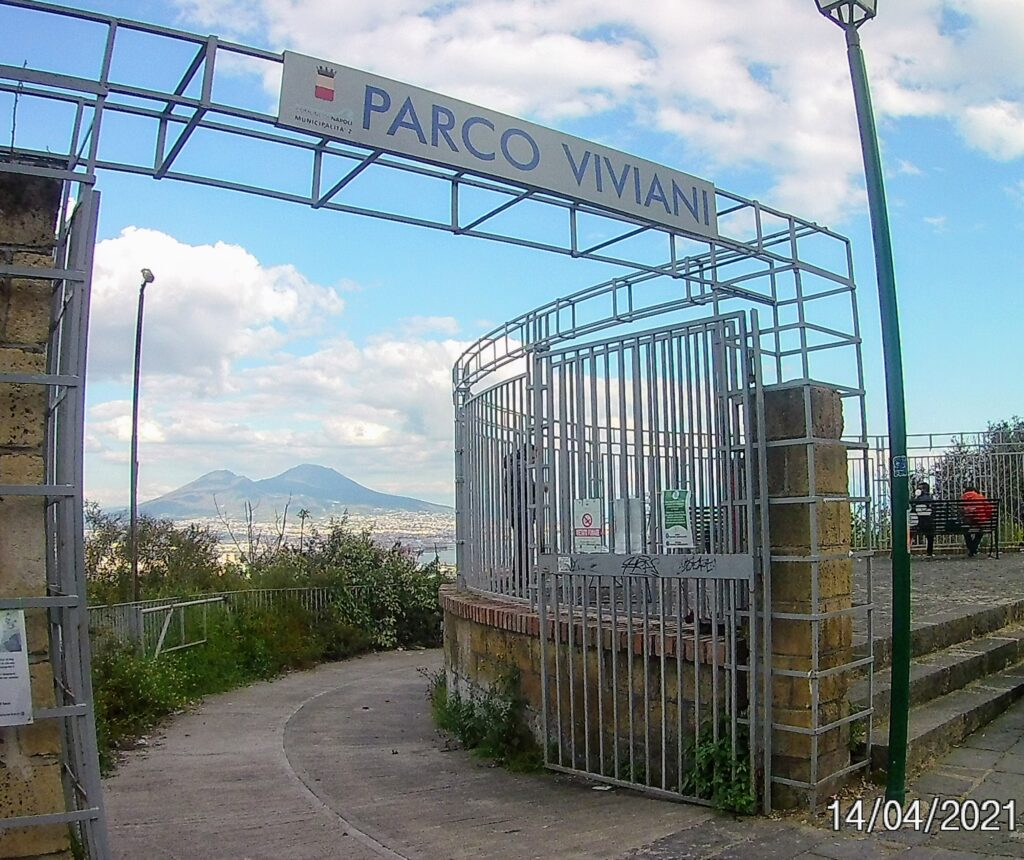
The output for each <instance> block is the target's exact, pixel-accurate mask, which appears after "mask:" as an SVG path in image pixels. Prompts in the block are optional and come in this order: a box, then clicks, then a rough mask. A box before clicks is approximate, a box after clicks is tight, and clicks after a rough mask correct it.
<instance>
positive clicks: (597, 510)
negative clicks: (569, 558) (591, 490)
mask: <svg viewBox="0 0 1024 860" xmlns="http://www.w3.org/2000/svg"><path fill="white" fill-rule="evenodd" d="M572 545H573V552H608V543H607V541H606V539H605V530H604V501H603V500H601V499H573V502H572Z"/></svg>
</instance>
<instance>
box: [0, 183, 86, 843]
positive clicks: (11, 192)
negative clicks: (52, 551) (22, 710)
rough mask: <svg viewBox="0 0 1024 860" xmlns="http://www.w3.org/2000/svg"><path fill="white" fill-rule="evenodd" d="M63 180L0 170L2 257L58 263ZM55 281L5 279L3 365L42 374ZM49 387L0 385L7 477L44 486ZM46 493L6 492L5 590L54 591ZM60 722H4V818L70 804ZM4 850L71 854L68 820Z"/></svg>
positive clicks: (0, 814) (44, 656)
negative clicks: (48, 584) (57, 232)
mask: <svg viewBox="0 0 1024 860" xmlns="http://www.w3.org/2000/svg"><path fill="white" fill-rule="evenodd" d="M60 194H61V183H60V181H59V180H54V179H48V178H43V177H38V176H29V175H23V174H13V173H0V262H3V263H5V264H14V265H16V266H29V267H47V268H49V267H52V266H53V265H54V260H53V253H54V244H55V238H54V234H55V227H56V220H57V211H58V207H59V204H60ZM51 289H52V283H51V282H50V281H47V280H35V279H31V278H11V277H0V371H3V372H6V373H43V372H44V371H45V369H46V342H47V332H48V328H49V322H50V293H51ZM46 398H47V392H46V388H45V387H44V386H42V385H14V384H10V383H0V484H42V483H43V481H44V470H43V453H44V447H43V446H44V432H45V420H46ZM43 517H44V500H43V499H42V498H40V497H35V498H33V497H25V496H21V497H19V496H6V497H0V596H3V597H5V598H13V597H38V596H42V595H45V593H46V566H45V556H46V537H45V530H44V518H43ZM26 624H27V634H28V648H29V663H30V668H31V675H32V700H33V705H34V707H35V708H42V707H48V706H53V704H54V687H53V672H52V667H51V664H50V654H49V637H48V630H47V621H46V611H45V610H43V609H32V610H28V611H27V613H26ZM64 809H65V804H64V795H63V788H62V784H61V778H60V736H59V733H58V722H57V721H56V720H40V721H39V722H37V723H35V724H34V725H31V726H23V727H14V728H5V729H0V818H11V817H14V816H21V815H38V814H44V813H53V812H63V811H64ZM0 857H2V858H13V857H47V858H55V857H61V858H63V857H68V858H70V857H71V853H70V843H69V839H68V828H67V826H66V825H50V826H45V827H30V828H23V829H11V830H2V831H0Z"/></svg>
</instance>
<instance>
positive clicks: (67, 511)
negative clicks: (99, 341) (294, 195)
mask: <svg viewBox="0 0 1024 860" xmlns="http://www.w3.org/2000/svg"><path fill="white" fill-rule="evenodd" d="M0 171H3V172H12V173H28V174H33V175H36V176H44V177H48V178H52V179H54V180H57V181H60V182H62V183H63V197H62V204H61V207H60V216H59V218H60V220H59V224H60V225H61V227H60V232H59V234H58V236H57V246H56V253H55V259H54V262H53V265H52V267H51V268H49V269H45V268H44V269H40V268H27V267H24V266H18V265H9V264H0V278H3V277H16V278H24V277H29V278H38V279H43V280H49V281H50V282H51V283H52V285H53V286H52V292H51V306H50V332H49V339H48V342H47V347H46V372H45V373H44V374H26V373H9V372H2V371H0V383H18V384H23V385H38V386H43V387H44V388H45V389H46V392H47V409H46V427H45V456H44V475H43V483H42V484H2V485H0V496H4V497H36V498H38V497H42V498H43V499H44V500H45V502H44V504H45V523H46V526H45V527H46V594H45V596H42V597H20V598H14V597H8V596H0V609H33V608H44V609H46V611H47V619H48V622H49V641H50V661H51V665H52V667H53V677H54V689H55V705H54V707H49V708H35V709H34V711H33V717H34V719H36V720H57V721H58V722H59V723H60V726H61V731H60V735H61V744H62V756H61V758H62V777H63V782H64V800H65V811H63V812H54V813H47V814H38V815H27V816H17V817H12V818H6V819H3V820H0V828H12V827H30V826H39V825H53V824H67V825H68V826H70V827H72V828H73V829H74V830H75V831H76V833H77V835H78V838H79V842H80V843H81V844H82V845H83V846H84V847H85V849H86V850H87V851H88V852H89V856H90V857H106V856H108V852H107V841H106V840H107V837H106V829H105V823H104V818H103V799H102V792H101V788H100V773H99V759H98V754H97V748H96V724H95V714H94V711H93V695H92V676H91V674H90V668H89V667H90V665H91V660H90V645H89V636H88V615H87V609H86V586H85V559H84V543H83V528H84V511H83V507H82V454H83V428H84V415H85V385H84V383H85V350H86V332H87V329H88V320H89V291H90V284H91V279H92V255H93V247H94V246H95V243H96V217H97V211H98V206H99V193H98V192H97V191H95V190H94V189H93V188H92V181H91V177H83V176H82V175H80V174H76V173H73V172H71V171H68V170H66V169H63V168H62V167H59V166H54V163H53V160H52V159H47V160H45V161H43V162H40V163H37V164H32V163H4V162H0ZM72 188H74V189H75V191H74V197H75V198H76V199H77V205H76V206H74V209H73V212H72V209H71V197H72Z"/></svg>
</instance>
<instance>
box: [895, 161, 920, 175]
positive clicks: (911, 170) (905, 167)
mask: <svg viewBox="0 0 1024 860" xmlns="http://www.w3.org/2000/svg"><path fill="white" fill-rule="evenodd" d="M896 173H898V174H903V175H905V176H921V175H922V174H923V173H924V171H923V170H922V169H921V168H920V167H918V166H917V165H916V164H914V163H913V162H912V161H907V160H906V159H905V158H898V159H896Z"/></svg>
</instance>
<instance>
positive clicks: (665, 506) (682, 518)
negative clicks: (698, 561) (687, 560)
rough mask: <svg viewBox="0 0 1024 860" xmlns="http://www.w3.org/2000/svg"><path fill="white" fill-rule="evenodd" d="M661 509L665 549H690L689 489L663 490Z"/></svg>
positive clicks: (691, 525)
mask: <svg viewBox="0 0 1024 860" xmlns="http://www.w3.org/2000/svg"><path fill="white" fill-rule="evenodd" d="M661 510H662V516H663V519H662V522H663V523H664V528H665V532H664V535H665V549H692V548H693V524H692V522H691V521H690V491H689V490H665V491H664V492H663V493H662V494H661Z"/></svg>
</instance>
